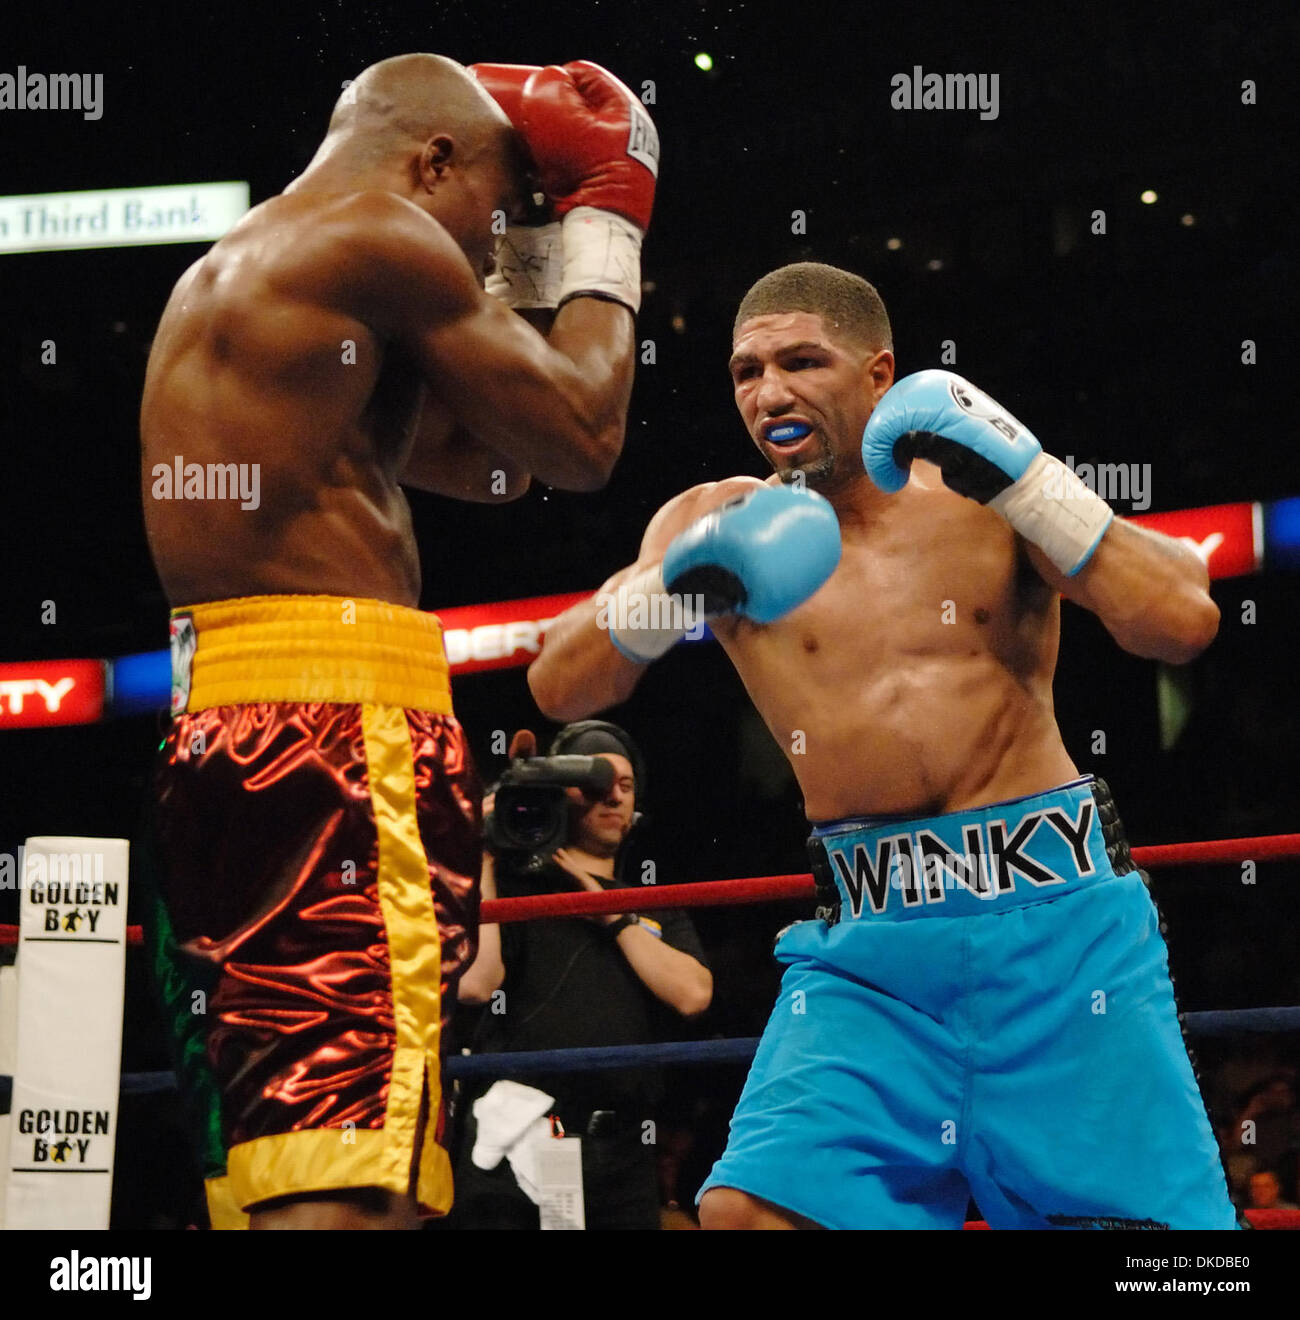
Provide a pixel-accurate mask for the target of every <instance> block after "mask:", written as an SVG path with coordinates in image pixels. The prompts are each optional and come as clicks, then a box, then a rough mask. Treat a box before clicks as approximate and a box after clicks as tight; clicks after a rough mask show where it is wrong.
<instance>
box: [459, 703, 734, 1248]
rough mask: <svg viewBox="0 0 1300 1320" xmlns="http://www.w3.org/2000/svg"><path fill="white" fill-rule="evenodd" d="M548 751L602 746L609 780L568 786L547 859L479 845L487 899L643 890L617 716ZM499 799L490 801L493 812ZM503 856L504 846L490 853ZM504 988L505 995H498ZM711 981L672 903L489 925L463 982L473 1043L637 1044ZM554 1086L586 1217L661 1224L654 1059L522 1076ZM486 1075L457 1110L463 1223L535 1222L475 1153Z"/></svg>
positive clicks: (699, 998) (484, 1048)
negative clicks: (600, 785)
mask: <svg viewBox="0 0 1300 1320" xmlns="http://www.w3.org/2000/svg"><path fill="white" fill-rule="evenodd" d="M535 747H536V740H535V739H534V737H533V735H532V734H531V733H529V732H528V731H527V730H523V731H521V732H519V733H517V734H516V735H515V738H514V741H513V742H512V744H511V747H510V755H511V758H512V759H513V758H516V757H520V756H532V755H533V754H534V750H535ZM550 754H551V755H552V756H558V755H567V756H591V757H604V758H605V759H606V760H608V761H609V762H610V763H611V764H612V766H613V769H614V780H613V784H612V786H611V787H610V789H609V790H608V791H607V792H605V793H603V794H599V795H597V796H596V797H595V800H592V798H591V797H585V796H584V795H583V793H582V792H581V791H580V790H579V789H576V788H569V789H567V790H565V791H566V794H567V797H568V815H569V819H568V831H567V839H568V843H567V846H565V847H561V848H557V849H556V850H555V851H554V852H553V853H552V854H551V855H550V857H549V858H545V857H537V856H534V857H531V858H525V857H524V856H522V855H521V854H518V853H507V852H504V851H502V850H501V849H500V848H499V847H496V846H494V844H493V843H492V841H491V836H489V844H488V849H487V850H485V852H484V855H483V898H484V899H492V898H497V897H502V898H514V897H519V896H522V895H525V894H537V893H553V892H557V891H562V890H571V889H586V890H590V891H591V892H593V893H599V892H601V891H602V890H606V889H616V888H635V889H636V890H637V892H641V890H640V886H639V885H626V884H625V882H624V881H623V879H622V877H621V876H620V874H619V866H618V863H619V858H620V851H621V849H622V847H623V843H624V840H625V839H626V838H627V835H628V832H629V831H630V830H631V829H632V826H633V824H634V823H635V821H636V819H637V813H636V801H637V795H638V791H641V790H643V788H644V781H645V772H644V767H643V765H642V761H641V755H640V752H639V751H638V750H637V748H636V745H635V744H634V743H633V742H632V740H631V738H629V737H628V735H627V734H626V733H625V732H624V731H623V730H622V729H620V728H619V727H618V726H617V725H613V724H608V723H605V722H604V721H601V720H583V721H581V722H580V723H577V724H570V725H568V726H566V727H565V728H564V729H562V730H561V731H560V732H559V733H558V734H557V735H556V738H555V740H554V742H553V743H552V744H551V749H550ZM491 808H492V800H491V798H489V800H488V802H486V803H485V804H484V814H485V816H486V815H487V814H488V812H489V811H490V810H491ZM494 853H499V854H500V855H499V856H494ZM498 991H503V992H504V994H503V995H501V994H496V992H498ZM712 997H713V978H712V976H711V974H710V973H709V970H708V968H707V966H706V965H705V960H704V951H703V949H702V948H701V946H700V942H699V937H698V936H697V935H696V933H695V928H694V926H693V925H692V924H691V921H690V918H689V917H687V916H686V914H685V913H684V912H683V911H682V910H681V909H677V908H673V909H668V910H665V911H663V912H656V913H648V912H643V913H640V914H600V915H595V916H591V917H558V918H547V919H545V920H540V921H528V922H513V923H509V924H507V926H506V927H505V929H504V930H502V928H501V927H500V926H498V925H495V924H491V925H488V924H485V925H483V926H481V927H480V931H479V951H478V956H477V958H476V959H475V960H474V962H473V963H472V964H471V965H470V967H469V969H468V970H467V971H466V972H465V975H464V977H463V978H462V980H461V983H460V999H461V1002H462V1003H469V1004H488V1005H489V1007H488V1008H487V1009H486V1010H485V1011H484V1012H483V1015H482V1018H481V1021H480V1024H479V1029H478V1031H477V1033H476V1037H475V1052H476V1053H488V1052H500V1051H506V1050H545V1049H562V1048H568V1047H575V1046H593V1045H639V1044H647V1043H650V1042H653V1041H656V1040H660V1039H662V1038H663V1036H664V1034H665V1032H666V1030H667V1029H668V1026H669V1024H668V1023H667V1022H665V1021H664V1020H663V1019H664V1018H666V1017H667V1016H668V1015H667V1014H666V1013H665V1012H664V1008H663V1006H665V1005H666V1006H667V1008H668V1009H671V1010H673V1012H674V1013H676V1014H678V1015H680V1016H681V1017H683V1018H690V1017H695V1016H696V1015H697V1014H699V1013H702V1012H704V1010H705V1009H706V1008H708V1006H709V1003H710V1001H711V999H712ZM522 1080H523V1081H524V1082H525V1084H527V1085H529V1086H533V1087H536V1088H537V1089H538V1090H541V1091H545V1092H546V1093H547V1094H549V1095H551V1096H554V1097H555V1103H554V1105H553V1107H552V1110H551V1112H552V1113H553V1114H554V1115H555V1116H556V1117H557V1118H558V1119H559V1121H560V1124H562V1126H563V1131H564V1134H565V1135H567V1136H571V1137H579V1138H581V1140H582V1178H583V1199H584V1203H585V1214H586V1224H587V1227H588V1228H592V1229H599V1228H658V1227H659V1191H658V1183H657V1178H656V1150H657V1148H656V1145H655V1142H654V1138H653V1132H654V1129H653V1128H652V1127H649V1126H647V1125H646V1121H647V1120H648V1119H649V1118H650V1117H651V1116H652V1114H653V1112H654V1110H655V1107H656V1105H657V1104H658V1103H659V1102H660V1099H661V1096H662V1089H663V1088H662V1079H661V1077H660V1075H659V1072H658V1070H656V1069H646V1068H641V1069H619V1070H609V1071H600V1072H592V1073H586V1074H584V1073H564V1074H558V1075H547V1076H540V1077H527V1078H524V1079H522ZM489 1085H490V1084H489V1083H488V1082H479V1083H475V1084H472V1085H471V1086H469V1087H467V1088H466V1094H464V1095H463V1097H462V1099H461V1102H460V1104H459V1105H458V1110H459V1114H460V1118H461V1122H462V1125H463V1126H462V1136H461V1141H460V1151H459V1157H458V1159H457V1168H456V1209H455V1211H454V1212H453V1216H454V1221H455V1224H456V1225H457V1226H459V1227H464V1228H536V1227H538V1224H539V1216H538V1210H537V1207H536V1206H535V1205H534V1204H533V1203H532V1201H531V1200H530V1199H529V1198H528V1197H527V1196H526V1195H525V1193H524V1192H523V1191H521V1190H520V1188H519V1186H518V1184H517V1182H516V1181H515V1177H514V1174H513V1173H512V1172H511V1168H510V1163H509V1161H508V1160H505V1159H503V1160H502V1161H501V1163H500V1164H499V1165H497V1167H496V1168H495V1169H491V1170H486V1171H485V1170H483V1169H480V1168H478V1167H477V1166H475V1165H474V1164H473V1163H472V1161H471V1158H470V1155H471V1151H472V1150H473V1147H474V1142H475V1139H476V1134H477V1129H476V1124H475V1121H474V1117H473V1104H474V1101H475V1100H476V1099H477V1098H478V1097H479V1096H480V1095H482V1094H483V1093H484V1092H486V1091H487V1089H488V1087H489Z"/></svg>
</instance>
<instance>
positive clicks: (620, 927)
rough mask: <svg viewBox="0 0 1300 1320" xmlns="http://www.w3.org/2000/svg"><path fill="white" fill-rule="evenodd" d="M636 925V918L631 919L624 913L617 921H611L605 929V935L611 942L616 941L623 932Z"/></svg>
mask: <svg viewBox="0 0 1300 1320" xmlns="http://www.w3.org/2000/svg"><path fill="white" fill-rule="evenodd" d="M635 925H636V918H635V917H630V916H628V914H627V913H626V912H624V913H623V915H622V916H621V917H619V919H618V920H617V921H611V922H610V923H609V925H608V926H606V927H605V934H606V935H608V936H609V938H610V939H611V940H616V939H618V937H619V934H620V933H621V932H622V931H625V930H626V929H627V928H628V927H629V926H635Z"/></svg>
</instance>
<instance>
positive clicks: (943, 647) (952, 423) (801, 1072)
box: [529, 262, 1236, 1228]
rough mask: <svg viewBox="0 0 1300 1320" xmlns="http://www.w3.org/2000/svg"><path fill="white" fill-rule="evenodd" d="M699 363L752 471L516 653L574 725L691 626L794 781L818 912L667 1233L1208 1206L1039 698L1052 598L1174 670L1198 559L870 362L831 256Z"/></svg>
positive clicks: (1120, 846)
mask: <svg viewBox="0 0 1300 1320" xmlns="http://www.w3.org/2000/svg"><path fill="white" fill-rule="evenodd" d="M729 365H730V371H731V378H732V385H733V390H734V394H735V400H736V404H737V407H738V408H739V411H740V414H741V417H742V418H743V420H744V422H745V426H746V429H747V430H748V432H749V434H750V436H751V438H752V439H753V441H754V442H755V444H756V445H757V446H758V448H759V450H760V451H761V452H762V453H763V455H764V457H765V458H766V459H767V460H768V461H769V462H770V463H771V465H772V467H773V469H774V473H773V475H772V476H771V477H769V478H768V480H767V481H766V482H760V481H758V480H757V479H755V478H752V477H733V478H729V479H727V480H725V481H719V482H715V483H707V484H705V485H703V486H696V487H693V488H692V489H690V490H688V491H685V492H684V493H683V494H681V495H679V496H677V497H675V498H674V499H673V500H671V501H669V503H668V504H666V505H665V506H664V507H663V508H662V509H660V510H659V512H658V513H657V514H656V515H655V517H654V518H653V519H652V520H651V522H650V525H649V526H648V527H647V529H646V533H645V536H644V538H643V540H642V545H641V552H640V555H639V557H638V559H637V562H636V563H635V564H633V565H630V566H629V567H628V568H626V569H623V570H622V571H621V572H619V573H617V574H615V575H614V576H613V577H612V578H610V580H609V581H608V582H606V583H605V585H604V586H603V588H602V589H601V590H600V591H599V592H597V593H596V595H595V596H594V597H592V598H591V599H590V600H589V601H586V602H584V603H582V604H580V605H578V606H575V607H574V608H573V609H572V610H570V611H569V612H568V613H566V614H565V615H563V616H561V618H560V619H559V620H558V621H557V622H556V623H555V624H554V625H553V626H552V628H551V630H550V631H549V633H548V635H547V638H546V643H545V646H544V648H543V650H542V653H541V655H540V656H539V657H538V659H537V661H535V662H534V664H533V666H532V668H531V669H530V671H529V682H530V685H531V686H532V689H533V693H534V696H535V697H536V699H537V701H538V704H539V705H540V706H541V708H542V709H543V710H544V711H545V712H546V713H547V714H548V715H550V716H552V717H553V718H555V719H561V720H572V719H578V718H582V717H583V716H586V715H588V714H592V713H594V712H595V711H598V710H603V709H605V708H606V707H608V706H612V705H615V704H617V703H618V702H621V701H623V700H625V699H626V698H627V697H628V695H629V694H630V693H631V692H632V690H633V688H634V687H635V686H636V683H637V682H638V681H639V679H640V677H641V675H642V674H643V673H644V672H645V669H646V666H647V665H648V664H649V663H651V662H652V661H653V660H654V659H656V658H657V657H658V656H660V655H662V654H664V653H665V652H666V651H667V650H668V649H669V648H670V647H671V646H672V645H673V644H674V643H675V642H676V641H677V640H678V639H679V637H680V636H681V635H682V631H683V627H684V626H690V624H692V623H693V622H695V619H696V616H697V615H698V614H699V613H700V612H703V613H704V614H706V615H707V616H708V617H709V619H710V622H711V625H712V629H713V632H714V634H715V636H716V637H717V639H718V641H719V642H720V643H721V645H722V646H723V647H724V648H725V650H726V651H727V654H728V655H729V657H730V658H731V660H732V663H733V664H734V665H735V667H736V669H737V671H738V673H739V674H740V677H741V679H742V681H743V682H744V684H745V686H746V688H747V689H748V691H749V694H750V696H751V697H752V699H753V701H754V704H755V706H756V707H757V708H758V710H759V712H760V714H761V715H762V716H763V718H764V720H765V722H766V723H767V726H768V728H769V730H770V731H771V733H772V735H773V737H774V738H775V739H776V740H777V742H778V744H779V745H780V746H781V748H782V749H783V750H784V751H785V753H786V755H787V756H788V757H789V760H790V764H791V767H792V768H793V770H794V773H795V775H796V777H797V778H798V781H799V785H800V788H801V789H802V791H803V795H804V807H805V811H806V813H807V816H808V819H809V821H810V823H811V824H812V825H813V836H812V840H811V841H810V848H811V851H812V854H813V863H814V872H815V874H816V875H817V878H818V887H819V891H820V892H821V894H822V901H821V904H820V906H819V908H818V912H817V916H816V919H814V920H812V921H806V922H800V923H798V924H796V925H794V926H792V927H790V928H788V929H787V930H786V931H784V932H783V933H782V935H781V937H780V938H779V940H778V942H777V949H776V954H777V958H778V959H779V960H780V962H781V963H782V964H783V965H784V967H785V973H784V979H783V982H782V987H781V994H780V997H779V999H778V1001H777V1004H776V1007H775V1008H774V1009H773V1012H772V1016H771V1019H770V1021H769V1024H768V1027H767V1030H766V1032H765V1033H764V1036H763V1040H762V1043H761V1044H760V1046H759V1050H758V1053H757V1056H756V1057H755V1060H754V1064H753V1068H752V1070H751V1072H750V1076H749V1080H748V1082H747V1084H746V1087H745V1090H744V1093H743V1095H742V1096H741V1099H740V1102H739V1104H738V1105H737V1107H736V1111H735V1115H734V1117H733V1119H732V1126H731V1135H730V1139H729V1141H728V1145H727V1149H726V1152H725V1153H724V1155H723V1156H722V1158H721V1160H720V1161H719V1162H718V1164H717V1165H716V1166H715V1168H714V1170H713V1172H712V1174H711V1175H710V1177H709V1178H708V1180H707V1181H706V1183H705V1185H704V1188H703V1190H702V1193H701V1198H700V1220H701V1223H702V1224H703V1225H704V1227H706V1228H713V1227H717V1228H790V1227H809V1226H819V1225H820V1226H824V1227H836V1228H904V1227H916V1228H937V1227H958V1226H959V1225H960V1224H961V1222H962V1220H963V1216H964V1213H965V1210H966V1206H967V1201H968V1198H969V1197H971V1196H972V1195H973V1196H974V1198H975V1200H976V1202H977V1204H978V1205H979V1207H980V1210H981V1212H982V1213H983V1214H984V1215H985V1216H986V1218H987V1219H988V1221H989V1222H990V1223H991V1224H993V1225H994V1226H995V1227H1018V1228H1024V1227H1041V1228H1049V1227H1057V1228H1133V1227H1144V1228H1213V1227H1221V1228H1232V1227H1234V1226H1235V1224H1236V1217H1235V1214H1234V1211H1233V1208H1232V1205H1231V1203H1230V1201H1229V1199H1228V1192H1227V1186H1226V1183H1225V1180H1224V1176H1223V1171H1222V1168H1221V1166H1220V1164H1219V1160H1218V1155H1217V1150H1216V1146H1215V1142H1214V1138H1213V1135H1212V1133H1211V1129H1210V1124H1209V1121H1208V1119H1207V1117H1206V1113H1205V1108H1204V1105H1203V1103H1202V1101H1201V1097H1200V1094H1199V1091H1198V1088H1197V1083H1196V1078H1195V1075H1194V1073H1193V1070H1192V1065H1191V1063H1190V1061H1189V1058H1188V1055H1187V1052H1186V1049H1185V1047H1184V1044H1183V1040H1182V1036H1181V1032H1180V1029H1179V1022H1178V1014H1177V1009H1176V1007H1175V1004H1174V996H1173V988H1172V985H1171V983H1170V980H1169V969H1168V960H1167V955H1166V952H1165V945H1164V941H1163V939H1162V938H1161V925H1160V918H1159V915H1158V914H1157V912H1156V910H1155V906H1154V904H1153V903H1152V901H1151V898H1150V896H1149V895H1148V893H1147V889H1146V885H1145V881H1144V877H1143V876H1142V874H1141V872H1139V871H1138V870H1136V869H1135V867H1134V866H1133V863H1132V860H1131V859H1130V857H1129V854H1128V849H1127V845H1126V844H1125V843H1124V839H1123V834H1122V831H1121V828H1120V825H1119V819H1118V816H1117V814H1116V812H1115V808H1114V805H1113V803H1112V801H1111V798H1110V795H1109V792H1108V791H1107V789H1106V788H1105V786H1104V785H1103V784H1102V783H1101V782H1100V781H1096V780H1093V779H1092V778H1091V777H1089V776H1087V775H1082V774H1081V773H1080V770H1079V768H1078V767H1077V766H1076V765H1075V763H1074V761H1073V760H1072V759H1071V757H1070V756H1069V754H1068V753H1067V751H1066V749H1065V747H1064V744H1063V743H1062V740H1061V735H1060V731H1059V729H1058V728H1057V724H1056V718H1055V712H1054V707H1053V694H1052V677H1053V673H1054V671H1055V667H1056V657H1057V650H1058V647H1059V641H1060V609H1061V605H1060V601H1061V598H1062V597H1064V598H1066V599H1068V600H1070V601H1072V602H1073V603H1074V604H1076V605H1079V606H1081V607H1083V608H1084V609H1087V610H1089V611H1091V612H1092V613H1093V614H1095V615H1096V616H1097V617H1098V618H1099V619H1100V620H1101V622H1102V623H1103V625H1104V626H1105V627H1106V629H1107V630H1108V631H1109V632H1110V633H1111V635H1112V636H1113V637H1114V639H1115V641H1116V642H1117V643H1118V644H1119V646H1121V647H1122V648H1123V649H1124V650H1126V651H1128V652H1131V653H1132V654H1135V655H1138V656H1142V657H1144V658H1148V659H1154V660H1161V661H1164V662H1165V663H1168V664H1184V663H1186V662H1188V661H1189V660H1191V659H1193V658H1194V657H1195V656H1196V655H1198V654H1199V653H1200V652H1201V651H1202V650H1204V648H1205V647H1206V646H1208V645H1209V643H1210V642H1211V641H1212V640H1213V638H1214V635H1215V633H1216V632H1217V630H1218V618H1219V615H1218V610H1217V608H1216V607H1215V605H1214V603H1213V601H1212V600H1211V599H1210V597H1209V594H1208V591H1207V587H1208V577H1207V574H1206V571H1205V567H1204V565H1203V564H1202V563H1201V562H1200V560H1199V559H1198V558H1197V557H1196V556H1195V555H1194V554H1193V553H1192V552H1190V551H1189V550H1187V549H1185V548H1184V547H1183V546H1182V545H1180V544H1179V543H1178V542H1175V541H1173V540H1171V539H1169V538H1168V537H1164V536H1161V535H1159V534H1158V533H1154V532H1151V531H1148V530H1146V529H1143V528H1140V527H1137V526H1135V525H1134V524H1132V523H1129V522H1126V521H1125V520H1124V519H1122V518H1117V517H1115V516H1114V514H1113V512H1112V510H1111V509H1110V508H1109V506H1108V505H1107V504H1106V503H1105V501H1103V500H1102V499H1100V498H1099V497H1098V496H1097V495H1096V494H1095V493H1094V492H1093V491H1091V490H1089V489H1088V488H1086V487H1085V486H1084V484H1083V483H1082V482H1081V481H1080V480H1079V479H1078V477H1077V476H1076V474H1075V473H1074V471H1073V470H1072V469H1071V468H1069V467H1067V466H1066V465H1065V464H1064V463H1062V462H1060V461H1059V460H1058V459H1056V458H1053V457H1051V456H1050V455H1048V454H1046V453H1044V452H1043V449H1042V447H1041V446H1040V445H1039V443H1038V441H1037V440H1036V439H1035V438H1034V436H1033V435H1032V434H1031V433H1030V432H1029V431H1028V430H1027V429H1026V428H1025V427H1024V426H1023V425H1022V424H1021V423H1020V422H1019V421H1017V420H1016V418H1014V417H1013V416H1012V415H1011V414H1010V413H1008V412H1007V411H1006V410H1005V409H1004V408H1002V407H1001V406H1000V405H998V404H997V403H995V402H994V401H993V400H992V399H990V398H989V397H988V396H987V395H985V394H983V393H982V392H981V391H980V390H978V389H976V388H975V387H974V386H973V385H971V384H970V383H969V382H968V381H965V380H963V379H962V378H961V377H959V376H955V375H953V374H951V373H950V372H944V371H923V372H920V373H918V374H916V375H913V376H909V377H906V378H904V379H903V380H901V381H899V382H898V383H897V384H896V383H895V381H894V355H893V352H892V339H891V331H890V326H889V319H888V316H887V314H886V312H885V309H884V305H883V304H882V302H881V300H880V297H879V295H878V294H877V292H876V290H875V289H874V288H872V286H871V285H870V284H868V283H867V282H866V281H865V280H862V279H860V278H859V277H858V276H856V275H853V274H851V273H849V272H847V271H841V270H836V269H834V268H833V267H829V266H823V265H819V264H816V263H811V262H801V263H798V264H796V265H793V266H786V267H782V268H781V269H779V270H776V271H773V272H772V273H771V274H769V275H767V276H765V277H764V278H763V279H761V280H759V281H758V283H757V284H755V285H754V286H753V288H751V289H750V291H749V293H748V294H747V295H746V296H745V298H744V300H743V301H742V303H741V305H740V309H739V312H738V313H737V316H736V323H735V329H734V335H733V352H732V356H731V361H730V364H729ZM674 602H676V604H677V606H678V609H677V613H676V614H674V613H673V610H672V609H671V608H670V606H671V605H672V604H673V603H674ZM683 604H685V605H687V606H693V607H694V608H693V609H692V608H682V606H683Z"/></svg>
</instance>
